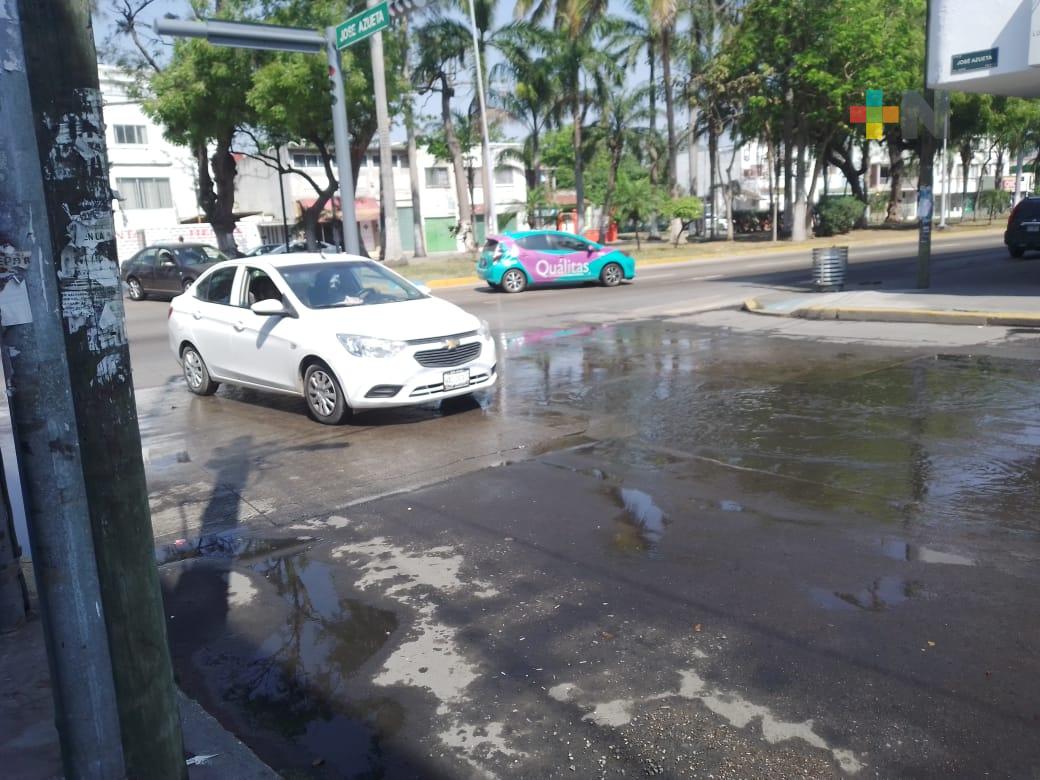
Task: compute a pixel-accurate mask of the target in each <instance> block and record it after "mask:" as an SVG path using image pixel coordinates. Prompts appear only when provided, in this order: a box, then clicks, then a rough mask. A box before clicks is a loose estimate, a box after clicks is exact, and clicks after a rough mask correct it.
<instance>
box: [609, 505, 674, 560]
mask: <svg viewBox="0 0 1040 780" xmlns="http://www.w3.org/2000/svg"><path fill="white" fill-rule="evenodd" d="M618 495H619V497H620V500H621V505H622V506H623V507H624V509H625V511H624V513H623V514H622V515H621V517H620V518H619V519H618V522H617V528H616V530H615V534H614V547H615V548H616V549H618V550H622V551H626V552H631V551H642V552H645V553H646V555H647V556H648V557H650V558H659V557H661V549H660V545H661V540H662V539H663V538H664V532H665V525H666V523H667V519H666V518H665V514H664V512H663V511H662V510H661V508H660V507H659V506H657V504H655V503H654V499H653V498H652V497H651V496H650V495H649V494H648V493H644V492H643V491H642V490H636V489H634V488H621V489H620V490H619V492H618Z"/></svg>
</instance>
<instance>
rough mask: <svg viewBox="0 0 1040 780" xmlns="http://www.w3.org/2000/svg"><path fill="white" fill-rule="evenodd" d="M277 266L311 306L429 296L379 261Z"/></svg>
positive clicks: (403, 299)
mask: <svg viewBox="0 0 1040 780" xmlns="http://www.w3.org/2000/svg"><path fill="white" fill-rule="evenodd" d="M278 270H279V272H280V273H281V274H282V276H283V277H284V278H285V281H286V283H287V284H288V285H289V287H290V288H291V289H292V291H293V293H295V295H296V297H297V298H299V299H300V301H301V302H302V303H303V304H304V305H305V306H307V307H308V308H311V309H331V308H334V307H337V306H371V305H374V304H378V303H398V302H400V301H414V300H418V299H419V298H425V297H426V296H425V295H423V293H421V292H420V291H419V290H418V289H416V288H415V287H413V286H412V285H411V284H409V283H408V282H406V281H404V280H403V279H399V278H398V277H396V276H394V275H393V274H391V273H390V272H389V271H387V270H385V269H384V268H382V267H380V266H379V265H377V264H376V263H368V262H365V261H361V260H358V261H352V262H343V263H314V264H313V265H292V266H284V267H282V268H279V269H278Z"/></svg>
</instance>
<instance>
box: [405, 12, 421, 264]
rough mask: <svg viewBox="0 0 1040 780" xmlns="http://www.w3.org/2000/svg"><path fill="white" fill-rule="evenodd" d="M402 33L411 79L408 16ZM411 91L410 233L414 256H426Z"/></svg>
mask: <svg viewBox="0 0 1040 780" xmlns="http://www.w3.org/2000/svg"><path fill="white" fill-rule="evenodd" d="M401 31H402V33H403V34H404V40H405V44H404V79H405V81H406V82H408V83H409V84H411V81H412V61H411V60H412V56H411V55H412V52H411V46H410V42H409V38H408V17H407V16H405V17H404V18H403V19H402V20H401ZM412 98H413V93H412V92H411V91H409V93H408V95H407V96H406V98H405V103H404V129H405V133H406V135H407V137H408V184H409V186H410V187H411V188H412V233H413V238H414V242H413V243H414V244H415V251H414V252H413V256H414V257H426V231H425V230H423V218H422V199H421V195H420V189H419V160H418V155H419V149H418V144H416V142H415V106H414V104H413V101H412Z"/></svg>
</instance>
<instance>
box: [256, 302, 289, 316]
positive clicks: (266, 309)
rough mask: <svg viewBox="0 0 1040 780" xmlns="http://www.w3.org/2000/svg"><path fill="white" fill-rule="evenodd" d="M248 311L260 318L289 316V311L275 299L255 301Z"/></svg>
mask: <svg viewBox="0 0 1040 780" xmlns="http://www.w3.org/2000/svg"><path fill="white" fill-rule="evenodd" d="M249 310H250V311H251V312H253V314H258V315H260V316H261V317H287V316H289V315H290V312H289V310H288V309H286V308H285V305H284V304H283V303H282V302H281V301H280V300H278V299H277V298H265V299H264V300H262V301H257V302H256V303H254V304H253V305H252V306H250V307H249Z"/></svg>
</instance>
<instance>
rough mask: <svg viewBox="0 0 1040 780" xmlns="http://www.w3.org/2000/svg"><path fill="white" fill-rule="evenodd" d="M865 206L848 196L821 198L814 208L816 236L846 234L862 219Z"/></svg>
mask: <svg viewBox="0 0 1040 780" xmlns="http://www.w3.org/2000/svg"><path fill="white" fill-rule="evenodd" d="M866 208H867V205H866V204H865V203H864V202H863V201H861V200H859V199H857V198H853V197H852V196H850V195H841V196H838V197H828V198H821V199H820V202H819V203H818V204H817V206H816V218H817V225H816V235H818V236H836V235H838V234H840V233H848V232H849V231H850V230H852V228H854V227H855V226H856V223H857V222H859V221H860V220H861V219H862V218H863V213H864V212H865V211H866Z"/></svg>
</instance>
